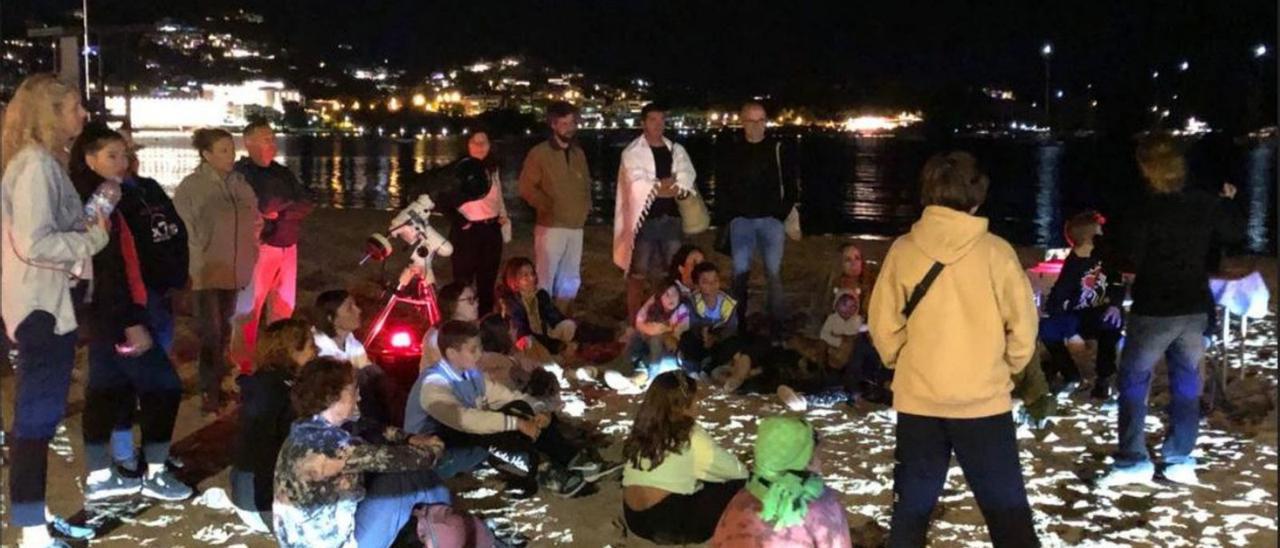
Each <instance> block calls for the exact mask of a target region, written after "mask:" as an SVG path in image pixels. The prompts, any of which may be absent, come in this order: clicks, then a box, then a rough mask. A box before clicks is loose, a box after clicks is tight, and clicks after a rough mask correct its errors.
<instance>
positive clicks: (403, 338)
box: [391, 331, 413, 348]
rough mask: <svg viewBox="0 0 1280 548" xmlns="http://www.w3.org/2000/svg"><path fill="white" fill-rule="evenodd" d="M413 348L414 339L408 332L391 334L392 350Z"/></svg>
mask: <svg viewBox="0 0 1280 548" xmlns="http://www.w3.org/2000/svg"><path fill="white" fill-rule="evenodd" d="M410 346H413V337H412V336H410V335H409V332H408V331H397V332H395V333H392V334H391V348H409V347H410Z"/></svg>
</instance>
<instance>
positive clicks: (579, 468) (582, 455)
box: [568, 451, 622, 483]
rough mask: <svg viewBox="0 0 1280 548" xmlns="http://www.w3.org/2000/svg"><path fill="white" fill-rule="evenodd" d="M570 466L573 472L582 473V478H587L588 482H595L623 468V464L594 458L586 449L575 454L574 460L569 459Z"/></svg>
mask: <svg viewBox="0 0 1280 548" xmlns="http://www.w3.org/2000/svg"><path fill="white" fill-rule="evenodd" d="M568 468H569V471H571V472H577V473H579V474H582V479H583V480H586V482H587V483H594V482H596V481H598V480H599V479H600V478H603V477H606V476H608V475H609V474H612V473H614V472H617V471H618V470H621V469H622V465H621V464H617V463H609V462H604V461H603V460H600V459H596V458H592V457H591V456H590V455H588V454H587V452H586V451H582V452H579V453H578V454H577V455H574V457H573V460H571V461H569V466H568Z"/></svg>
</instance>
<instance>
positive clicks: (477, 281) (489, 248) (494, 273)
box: [449, 221, 502, 316]
mask: <svg viewBox="0 0 1280 548" xmlns="http://www.w3.org/2000/svg"><path fill="white" fill-rule="evenodd" d="M449 240H451V241H452V242H453V250H454V251H453V255H452V256H451V257H450V259H451V260H452V261H453V281H455V282H461V283H464V284H470V285H474V286H475V288H476V297H477V298H478V299H479V304H480V315H481V316H484V315H485V314H488V313H489V312H491V311H493V298H494V295H493V291H494V286H495V284H496V283H497V281H498V267H499V266H500V265H501V262H502V225H501V224H498V223H497V222H479V223H466V222H465V221H464V222H462V223H458V222H455V223H454V224H453V228H452V229H451V230H450V231H449Z"/></svg>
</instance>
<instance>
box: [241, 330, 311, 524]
mask: <svg viewBox="0 0 1280 548" xmlns="http://www.w3.org/2000/svg"><path fill="white" fill-rule="evenodd" d="M254 353H255V356H254V360H253V361H254V365H253V367H254V371H253V374H251V375H245V376H241V377H240V378H239V379H236V380H237V382H239V384H240V425H239V426H240V427H239V429H237V430H236V441H235V453H234V460H233V461H232V463H231V502H232V503H233V504H235V507H236V513H238V514H239V515H240V519H241V520H243V521H244V523H245V525H248V526H249V527H250V528H251V529H253V530H254V531H258V532H261V533H266V532H267V524H269V523H271V500H272V493H273V492H274V491H273V489H274V488H273V487H272V478H273V477H274V474H275V469H276V456H277V455H279V454H280V446H281V445H283V444H284V440H285V438H286V437H287V436H288V435H289V425H290V424H291V423H292V422H293V419H294V415H293V407H292V406H291V405H290V404H289V389H290V387H292V386H293V382H294V379H295V378H297V376H298V370H299V369H300V368H301V367H302V365H303V364H305V363H307V362H309V361H311V359H312V358H315V356H316V344H315V339H314V338H313V337H312V332H311V325H309V324H308V323H307V322H304V321H302V320H292V319H290V320H280V321H278V322H275V323H273V324H271V325H268V326H267V330H266V332H265V333H264V334H263V335H262V338H261V339H260V340H259V341H258V346H257V348H256V349H254Z"/></svg>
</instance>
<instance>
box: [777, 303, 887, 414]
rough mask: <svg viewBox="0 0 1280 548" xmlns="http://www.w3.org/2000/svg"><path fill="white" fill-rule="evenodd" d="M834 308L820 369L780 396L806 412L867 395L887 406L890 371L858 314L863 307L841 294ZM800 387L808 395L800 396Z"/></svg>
mask: <svg viewBox="0 0 1280 548" xmlns="http://www.w3.org/2000/svg"><path fill="white" fill-rule="evenodd" d="M834 307H835V310H833V311H832V312H831V314H829V315H828V316H827V319H826V321H825V322H823V324H822V330H821V331H820V332H819V337H820V339H821V340H822V342H823V343H824V344H825V348H826V352H825V357H824V359H823V360H822V362H823V367H822V368H821V370H820V371H819V372H818V374H817V375H816V376H815V377H814V378H812V379H807V380H804V381H803V382H801V383H799V384H798V385H797V386H790V385H786V384H783V385H781V386H779V387H778V390H777V394H778V397H779V398H780V399H781V400H782V401H783V403H785V404H786V405H787V407H788V408H790V409H792V410H794V411H803V410H805V409H807V408H808V407H809V406H816V407H830V406H832V405H837V404H839V403H853V402H854V400H856V399H857V397H859V396H860V395H863V394H864V393H866V394H867V396H868V398H867V399H870V400H872V401H877V402H880V403H885V400H886V399H887V389H886V388H885V386H884V385H885V384H887V382H888V378H889V374H888V370H887V369H885V368H884V366H883V365H882V363H881V362H880V356H879V354H877V353H876V349H875V346H874V345H872V343H871V339H870V337H869V336H868V335H867V329H866V325H865V324H864V323H863V321H862V317H861V316H859V315H858V313H857V311H858V309H859V308H860V307H859V303H858V298H857V296H856V294H855V293H852V292H845V293H839V294H838V295H837V296H836V298H835V306H834ZM797 388H799V389H802V390H807V391H808V392H809V393H808V394H800V393H798V392H796V389H797Z"/></svg>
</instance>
